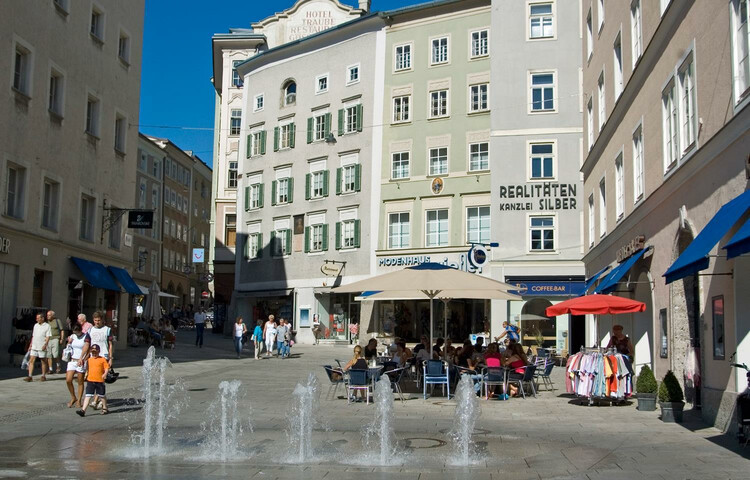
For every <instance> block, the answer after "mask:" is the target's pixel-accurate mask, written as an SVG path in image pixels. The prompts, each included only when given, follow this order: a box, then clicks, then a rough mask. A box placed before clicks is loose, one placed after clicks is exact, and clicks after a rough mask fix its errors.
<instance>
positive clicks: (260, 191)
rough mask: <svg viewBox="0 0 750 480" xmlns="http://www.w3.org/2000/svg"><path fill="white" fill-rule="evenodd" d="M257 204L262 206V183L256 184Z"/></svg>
mask: <svg viewBox="0 0 750 480" xmlns="http://www.w3.org/2000/svg"><path fill="white" fill-rule="evenodd" d="M258 206H259V207H260V208H263V184H262V183H261V184H260V185H258Z"/></svg>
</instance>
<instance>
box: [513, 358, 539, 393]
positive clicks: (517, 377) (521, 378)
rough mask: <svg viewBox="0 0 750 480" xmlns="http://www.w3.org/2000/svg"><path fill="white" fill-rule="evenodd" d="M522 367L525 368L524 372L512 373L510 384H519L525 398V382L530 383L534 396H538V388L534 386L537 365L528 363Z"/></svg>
mask: <svg viewBox="0 0 750 480" xmlns="http://www.w3.org/2000/svg"><path fill="white" fill-rule="evenodd" d="M522 368H523V370H524V372H523V373H522V374H520V373H511V374H510V375H509V378H508V385H510V384H512V383H515V384H518V389H519V390H520V391H521V396H523V398H526V391H525V390H524V388H523V386H524V384H527V385H530V386H531V392H532V393H533V394H534V398H536V388H535V387H534V373H535V372H536V365H527V366H525V367H522ZM513 370H515V369H513Z"/></svg>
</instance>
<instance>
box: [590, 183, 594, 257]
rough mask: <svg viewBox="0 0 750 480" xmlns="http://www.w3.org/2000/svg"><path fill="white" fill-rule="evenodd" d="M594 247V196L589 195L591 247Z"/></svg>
mask: <svg viewBox="0 0 750 480" xmlns="http://www.w3.org/2000/svg"><path fill="white" fill-rule="evenodd" d="M593 245H594V194H593V193H592V194H591V195H589V246H593Z"/></svg>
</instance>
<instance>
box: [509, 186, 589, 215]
mask: <svg viewBox="0 0 750 480" xmlns="http://www.w3.org/2000/svg"><path fill="white" fill-rule="evenodd" d="M576 190H577V185H575V184H574V183H550V182H544V183H527V184H524V185H503V186H501V187H500V199H501V203H500V210H503V211H507V210H543V211H550V210H575V209H576V208H577V204H576Z"/></svg>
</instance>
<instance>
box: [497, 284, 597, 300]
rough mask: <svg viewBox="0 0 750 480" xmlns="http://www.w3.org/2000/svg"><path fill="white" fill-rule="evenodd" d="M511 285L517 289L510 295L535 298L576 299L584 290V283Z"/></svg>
mask: <svg viewBox="0 0 750 480" xmlns="http://www.w3.org/2000/svg"><path fill="white" fill-rule="evenodd" d="M511 285H515V286H516V287H518V289H517V290H511V293H516V294H518V295H522V296H524V297H526V296H536V297H556V296H557V297H577V296H579V295H583V292H584V290H585V283H584V282H543V281H528V282H511Z"/></svg>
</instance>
